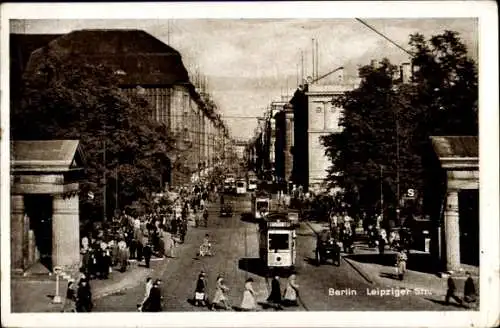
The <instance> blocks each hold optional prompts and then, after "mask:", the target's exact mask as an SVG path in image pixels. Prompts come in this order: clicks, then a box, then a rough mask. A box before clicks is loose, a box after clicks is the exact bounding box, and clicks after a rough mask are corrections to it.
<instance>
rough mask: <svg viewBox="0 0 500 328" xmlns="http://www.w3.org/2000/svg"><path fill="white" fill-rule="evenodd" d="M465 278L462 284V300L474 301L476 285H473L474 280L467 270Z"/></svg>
mask: <svg viewBox="0 0 500 328" xmlns="http://www.w3.org/2000/svg"><path fill="white" fill-rule="evenodd" d="M465 274H466V275H467V279H466V280H465V284H464V301H465V302H467V303H474V302H475V301H476V297H477V295H476V286H475V285H474V280H472V276H471V273H470V272H469V271H467V272H466V273H465Z"/></svg>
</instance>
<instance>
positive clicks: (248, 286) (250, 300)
mask: <svg viewBox="0 0 500 328" xmlns="http://www.w3.org/2000/svg"><path fill="white" fill-rule="evenodd" d="M252 282H253V279H252V278H248V279H247V281H246V282H245V291H244V292H243V300H242V301H241V309H243V310H245V311H254V310H255V309H256V308H257V302H256V300H255V291H254V290H253V286H252Z"/></svg>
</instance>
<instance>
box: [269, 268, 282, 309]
mask: <svg viewBox="0 0 500 328" xmlns="http://www.w3.org/2000/svg"><path fill="white" fill-rule="evenodd" d="M267 301H268V302H269V303H271V304H272V305H273V306H275V307H276V308H277V309H281V286H280V277H279V276H278V275H275V276H274V279H273V280H272V281H271V293H270V294H269V297H268V298H267Z"/></svg>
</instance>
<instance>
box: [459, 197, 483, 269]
mask: <svg viewBox="0 0 500 328" xmlns="http://www.w3.org/2000/svg"><path fill="white" fill-rule="evenodd" d="M458 204H459V214H460V223H459V224H460V259H461V262H462V263H464V264H470V265H477V266H478V265H479V191H478V190H462V191H460V192H459V194H458Z"/></svg>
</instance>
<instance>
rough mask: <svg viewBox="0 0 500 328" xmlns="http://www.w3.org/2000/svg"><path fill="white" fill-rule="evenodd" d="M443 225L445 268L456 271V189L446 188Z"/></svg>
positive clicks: (457, 215)
mask: <svg viewBox="0 0 500 328" xmlns="http://www.w3.org/2000/svg"><path fill="white" fill-rule="evenodd" d="M444 227H445V231H444V233H445V238H446V240H445V243H446V270H447V271H458V270H459V269H460V226H459V213H458V191H457V190H448V193H447V195H446V211H445V213H444Z"/></svg>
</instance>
